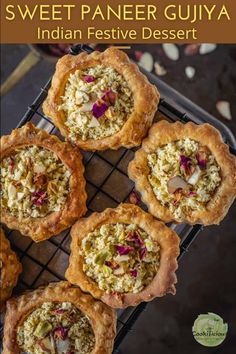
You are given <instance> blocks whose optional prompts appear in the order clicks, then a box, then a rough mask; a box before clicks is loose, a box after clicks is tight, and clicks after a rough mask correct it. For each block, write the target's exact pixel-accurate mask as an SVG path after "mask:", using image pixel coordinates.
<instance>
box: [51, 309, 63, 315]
mask: <svg viewBox="0 0 236 354" xmlns="http://www.w3.org/2000/svg"><path fill="white" fill-rule="evenodd" d="M65 312H66V310H63V309H56V310H53V311H52V313H53V314H54V315H62V314H63V313H65Z"/></svg>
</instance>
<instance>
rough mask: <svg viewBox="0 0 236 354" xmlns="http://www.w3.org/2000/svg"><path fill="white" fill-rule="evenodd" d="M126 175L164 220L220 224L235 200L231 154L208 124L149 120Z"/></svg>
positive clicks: (235, 180)
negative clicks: (147, 130)
mask: <svg viewBox="0 0 236 354" xmlns="http://www.w3.org/2000/svg"><path fill="white" fill-rule="evenodd" d="M128 174H129V177H130V178H131V179H132V180H133V181H134V182H135V185H136V189H137V190H138V191H139V192H140V193H141V197H142V200H143V202H144V203H145V204H146V205H147V206H148V209H149V211H150V213H151V214H153V215H154V216H156V217H157V218H160V219H161V220H163V221H165V222H169V221H175V222H177V223H181V222H185V223H189V224H196V223H199V224H203V225H211V224H219V222H220V221H221V220H222V219H223V218H224V216H225V215H226V213H227V211H228V209H229V207H230V205H231V204H232V203H233V200H234V198H235V193H236V158H235V157H234V156H233V155H231V154H230V152H229V147H228V146H227V145H226V144H224V142H223V140H222V137H221V134H220V133H219V131H217V130H216V129H215V128H214V127H213V126H211V125H209V124H202V125H196V124H194V123H187V124H182V123H180V122H176V123H174V124H173V123H168V122H167V121H161V122H159V123H156V124H154V125H153V126H152V128H151V129H150V131H149V135H148V137H147V138H146V139H144V141H143V144H142V148H141V149H140V150H138V151H137V152H136V154H135V158H134V160H133V161H131V162H130V164H129V167H128Z"/></svg>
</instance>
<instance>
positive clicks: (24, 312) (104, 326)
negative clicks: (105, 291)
mask: <svg viewBox="0 0 236 354" xmlns="http://www.w3.org/2000/svg"><path fill="white" fill-rule="evenodd" d="M54 301H55V302H71V303H72V304H73V305H74V306H76V307H77V308H78V309H79V310H81V312H82V313H83V314H85V315H87V316H88V318H89V320H90V323H91V326H92V328H93V331H94V334H95V342H96V343H95V348H94V350H93V351H92V353H91V354H111V353H112V348H113V341H114V337H115V332H116V330H115V327H116V315H115V312H114V310H112V309H111V308H109V307H108V306H106V305H105V304H103V303H102V302H100V301H97V300H94V299H93V298H92V297H91V296H90V295H87V294H84V293H82V292H81V290H80V289H78V288H75V287H73V286H72V285H70V284H69V283H67V282H59V283H51V284H49V285H48V286H47V287H46V288H39V289H37V290H34V291H32V292H27V293H25V294H23V295H22V296H20V297H18V298H12V299H11V300H9V301H8V303H7V313H6V318H5V327H4V338H3V354H13V353H14V354H20V352H21V351H20V348H19V347H18V345H17V341H16V329H17V326H18V324H20V323H22V322H23V321H24V319H25V318H26V317H27V316H28V315H29V314H30V313H31V312H32V311H34V310H35V309H36V308H37V307H39V306H40V305H41V304H42V303H44V302H54Z"/></svg>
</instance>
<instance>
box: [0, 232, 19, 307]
mask: <svg viewBox="0 0 236 354" xmlns="http://www.w3.org/2000/svg"><path fill="white" fill-rule="evenodd" d="M0 261H1V264H2V267H1V270H0V272H1V276H0V283H1V289H0V309H1V308H2V307H3V305H4V303H5V301H6V300H7V299H8V298H9V297H10V296H11V293H12V289H13V288H14V287H15V286H16V284H17V280H18V277H19V274H20V273H21V272H22V265H21V263H20V262H19V261H18V259H17V256H16V254H15V252H13V251H12V250H11V246H10V242H9V241H8V240H7V238H6V237H5V235H4V232H3V230H2V228H0Z"/></svg>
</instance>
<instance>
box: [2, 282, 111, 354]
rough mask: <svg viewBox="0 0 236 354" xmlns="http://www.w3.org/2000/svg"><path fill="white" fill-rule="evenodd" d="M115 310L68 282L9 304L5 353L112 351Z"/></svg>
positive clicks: (98, 353) (92, 353)
mask: <svg viewBox="0 0 236 354" xmlns="http://www.w3.org/2000/svg"><path fill="white" fill-rule="evenodd" d="M115 326H116V316H115V312H114V310H112V309H111V308H109V307H108V306H106V305H105V304H103V303H102V302H100V301H97V300H94V299H93V298H92V297H91V296H90V295H87V294H84V293H82V292H81V291H80V289H78V288H75V287H73V286H72V285H70V284H69V283H67V282H59V283H51V284H49V285H48V286H47V287H46V288H39V289H37V290H34V291H32V292H28V293H25V294H23V295H22V296H20V297H18V298H12V299H11V300H9V301H8V303H7V313H6V318H5V327H4V338H3V353H4V354H13V353H14V354H20V353H27V354H44V353H51V354H55V353H57V354H75V353H80V354H111V353H112V348H113V341H114V337H115Z"/></svg>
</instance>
